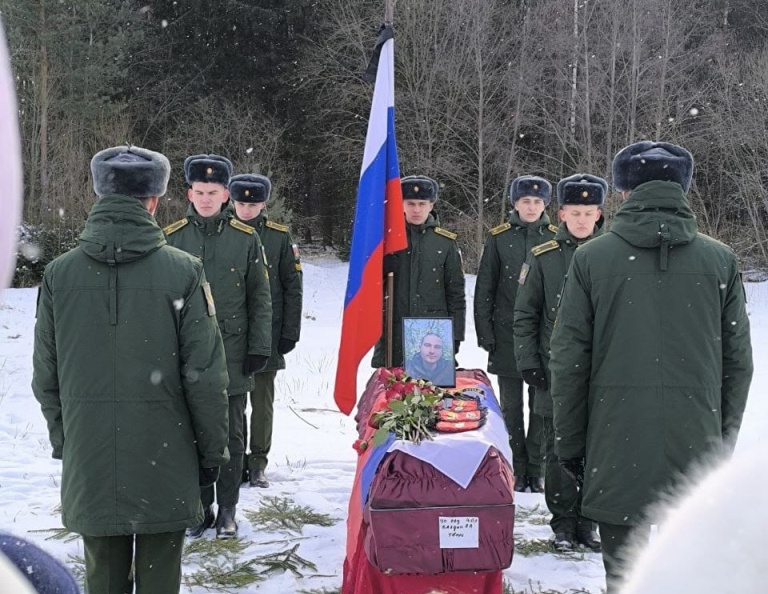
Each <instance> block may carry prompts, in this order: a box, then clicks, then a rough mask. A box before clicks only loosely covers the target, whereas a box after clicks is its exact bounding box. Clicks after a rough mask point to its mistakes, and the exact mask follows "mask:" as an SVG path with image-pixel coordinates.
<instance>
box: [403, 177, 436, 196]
mask: <svg viewBox="0 0 768 594" xmlns="http://www.w3.org/2000/svg"><path fill="white" fill-rule="evenodd" d="M400 187H401V188H402V189H403V200H429V201H430V202H436V201H437V193H438V191H439V190H440V187H439V186H438V185H437V182H436V181H435V180H433V179H432V178H431V177H427V176H426V175H409V176H408V177H404V178H403V179H401V180H400Z"/></svg>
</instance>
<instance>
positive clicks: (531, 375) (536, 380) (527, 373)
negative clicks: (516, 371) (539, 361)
mask: <svg viewBox="0 0 768 594" xmlns="http://www.w3.org/2000/svg"><path fill="white" fill-rule="evenodd" d="M520 374H521V375H522V376H523V381H525V383H526V384H528V385H529V386H533V387H534V388H538V389H540V390H546V389H547V388H548V387H549V384H548V383H547V374H546V373H544V370H543V369H541V368H537V369H523V370H522V371H521V372H520Z"/></svg>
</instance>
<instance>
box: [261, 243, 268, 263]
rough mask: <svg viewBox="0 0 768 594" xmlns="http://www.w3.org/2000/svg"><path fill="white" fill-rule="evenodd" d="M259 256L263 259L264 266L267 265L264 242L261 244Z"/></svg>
mask: <svg viewBox="0 0 768 594" xmlns="http://www.w3.org/2000/svg"><path fill="white" fill-rule="evenodd" d="M261 257H262V258H263V259H264V266H265V267H266V266H268V265H269V263H268V262H267V250H265V249H264V244H263V243H262V244H261Z"/></svg>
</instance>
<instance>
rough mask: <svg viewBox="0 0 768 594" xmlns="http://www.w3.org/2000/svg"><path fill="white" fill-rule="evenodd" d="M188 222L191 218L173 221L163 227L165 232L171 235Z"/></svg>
mask: <svg viewBox="0 0 768 594" xmlns="http://www.w3.org/2000/svg"><path fill="white" fill-rule="evenodd" d="M188 223H189V219H181V220H178V221H176V222H175V223H171V224H170V225H168V226H166V227H163V233H165V234H166V235H170V234H171V233H176V231H178V230H179V229H181V228H182V227H184V226H185V225H187V224H188Z"/></svg>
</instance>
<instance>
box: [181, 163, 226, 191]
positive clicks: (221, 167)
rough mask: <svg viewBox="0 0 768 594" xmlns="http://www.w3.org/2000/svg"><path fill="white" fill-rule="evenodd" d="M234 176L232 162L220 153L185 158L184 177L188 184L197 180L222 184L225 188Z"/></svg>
mask: <svg viewBox="0 0 768 594" xmlns="http://www.w3.org/2000/svg"><path fill="white" fill-rule="evenodd" d="M230 177H232V162H231V161H230V160H229V159H227V158H226V157H220V156H219V155H192V156H191V157H187V158H186V159H185V160H184V179H186V180H187V184H188V185H190V186H191V185H192V184H193V183H195V182H206V183H211V184H221V185H222V186H224V187H225V188H226V187H227V184H228V183H229V178H230Z"/></svg>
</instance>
